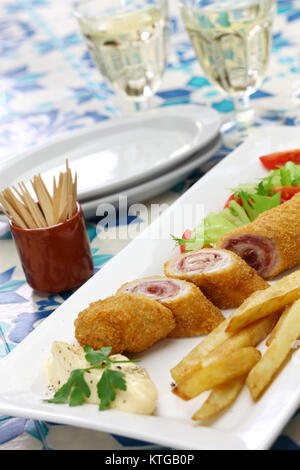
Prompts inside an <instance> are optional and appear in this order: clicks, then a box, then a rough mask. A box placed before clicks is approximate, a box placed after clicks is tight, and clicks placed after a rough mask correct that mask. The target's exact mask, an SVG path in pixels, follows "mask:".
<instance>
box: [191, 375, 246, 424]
mask: <svg viewBox="0 0 300 470" xmlns="http://www.w3.org/2000/svg"><path fill="white" fill-rule="evenodd" d="M245 380H246V376H243V377H238V378H236V379H234V380H232V381H231V382H228V383H226V384H223V385H219V386H218V387H216V388H215V389H214V390H213V391H212V392H211V393H210V395H209V397H208V398H207V400H206V401H205V402H204V403H203V405H202V406H201V408H200V409H199V410H198V411H197V412H196V413H195V414H194V416H193V420H194V421H198V420H202V419H208V418H213V417H214V416H216V415H217V414H218V413H220V412H221V411H223V410H225V409H226V408H228V407H229V406H230V405H231V404H232V403H233V402H234V401H235V399H236V398H237V397H238V395H239V393H240V391H241V390H242V388H243V386H244V383H245Z"/></svg>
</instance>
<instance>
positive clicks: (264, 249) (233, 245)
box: [223, 234, 278, 277]
mask: <svg viewBox="0 0 300 470" xmlns="http://www.w3.org/2000/svg"><path fill="white" fill-rule="evenodd" d="M223 248H224V249H226V250H230V251H233V252H234V253H236V254H237V255H238V256H240V257H241V258H243V260H244V261H246V263H248V264H249V265H250V266H251V267H252V268H254V269H255V270H256V271H257V273H258V274H259V275H260V276H262V277H265V276H269V275H271V274H272V272H273V270H274V268H275V266H276V264H277V262H278V255H277V249H276V245H275V243H274V242H273V240H271V239H269V238H266V237H262V236H259V235H250V234H249V235H241V236H239V237H229V238H228V239H227V240H225V242H224V244H223Z"/></svg>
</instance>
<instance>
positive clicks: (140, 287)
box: [117, 276, 224, 338]
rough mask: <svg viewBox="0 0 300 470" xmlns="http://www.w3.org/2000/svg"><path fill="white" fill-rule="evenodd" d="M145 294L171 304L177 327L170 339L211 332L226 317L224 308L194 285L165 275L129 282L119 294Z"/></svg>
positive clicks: (168, 305) (170, 307) (165, 304)
mask: <svg viewBox="0 0 300 470" xmlns="http://www.w3.org/2000/svg"><path fill="white" fill-rule="evenodd" d="M124 292H127V293H130V294H142V295H145V296H147V297H149V298H150V299H153V300H155V301H158V302H160V303H161V304H163V305H164V306H165V307H168V308H169V309H170V310H171V311H172V313H173V315H174V318H175V322H176V326H175V328H174V330H172V331H171V333H169V337H170V338H180V337H185V336H197V335H203V334H208V333H209V332H210V331H212V330H213V329H214V328H215V327H216V326H218V325H219V324H220V323H221V322H222V321H223V320H224V316H223V315H222V313H221V312H220V310H219V309H218V308H217V307H216V306H215V305H213V304H212V303H211V302H210V301H209V300H208V299H207V298H206V297H205V296H204V295H203V294H202V292H201V291H200V289H198V287H196V286H195V285H194V284H192V283H190V282H186V281H182V280H179V279H168V278H166V277H164V276H152V277H145V278H142V279H138V280H135V281H132V282H128V283H126V284H124V285H123V286H121V287H120V289H119V290H118V292H117V293H124Z"/></svg>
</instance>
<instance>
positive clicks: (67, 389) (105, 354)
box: [45, 345, 139, 410]
mask: <svg viewBox="0 0 300 470" xmlns="http://www.w3.org/2000/svg"><path fill="white" fill-rule="evenodd" d="M111 349H112V348H111V347H104V348H101V349H100V350H94V349H92V348H90V347H89V346H88V345H86V346H85V347H84V351H85V353H86V354H85V358H86V360H87V361H88V362H89V363H90V364H91V366H90V367H86V368H84V369H75V370H73V371H72V372H71V374H70V378H69V380H68V381H67V382H66V383H65V384H64V385H63V386H62V387H61V388H60V389H59V390H58V391H57V392H56V393H55V394H54V397H53V398H51V399H49V400H45V401H46V402H47V403H56V404H62V403H69V406H78V405H82V404H83V402H84V400H85V398H88V397H89V396H90V395H91V391H90V388H89V385H88V384H87V382H86V380H85V378H84V373H85V372H89V371H90V370H93V369H105V370H104V371H103V374H102V375H101V378H100V380H99V382H98V383H97V394H98V397H99V399H100V405H99V410H104V409H105V408H107V407H108V406H109V404H110V403H111V402H112V401H114V400H115V398H116V390H124V391H125V390H126V380H125V374H123V372H120V371H117V370H112V369H110V367H111V365H112V364H124V363H129V362H139V360H126V361H114V360H112V359H111V358H110V357H109V354H110V353H111Z"/></svg>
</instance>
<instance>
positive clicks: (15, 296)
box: [0, 0, 300, 450]
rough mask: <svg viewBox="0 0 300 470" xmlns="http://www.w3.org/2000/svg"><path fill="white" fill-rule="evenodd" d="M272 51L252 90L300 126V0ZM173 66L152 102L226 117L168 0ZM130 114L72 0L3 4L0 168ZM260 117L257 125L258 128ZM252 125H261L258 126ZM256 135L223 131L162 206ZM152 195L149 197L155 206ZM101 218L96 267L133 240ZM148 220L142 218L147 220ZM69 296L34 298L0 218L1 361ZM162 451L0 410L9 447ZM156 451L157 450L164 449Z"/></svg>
mask: <svg viewBox="0 0 300 470" xmlns="http://www.w3.org/2000/svg"><path fill="white" fill-rule="evenodd" d="M277 3H278V14H277V17H276V21H275V25H274V33H273V50H272V56H271V60H270V65H269V68H268V72H267V76H266V78H265V80H264V82H263V84H262V86H261V88H260V89H259V91H257V92H256V93H255V94H254V95H253V96H252V100H251V101H252V104H253V106H254V108H255V110H256V111H257V113H258V114H259V115H260V117H261V118H263V120H264V123H263V125H270V124H272V125H288V126H294V125H299V124H300V33H299V28H300V0H294V1H293V0H278V2H277ZM170 13H171V25H172V36H171V47H170V55H169V63H168V66H167V70H166V72H165V75H164V78H163V81H162V84H161V87H160V90H159V92H158V93H157V94H156V95H155V97H154V98H153V102H152V105H153V106H161V105H164V106H175V105H177V104H183V103H194V104H206V105H208V106H212V107H213V108H214V109H216V110H217V111H218V112H219V113H220V114H221V116H222V118H224V119H226V118H227V117H228V115H229V113H230V112H231V111H232V109H233V103H232V101H231V100H230V99H228V98H227V97H224V96H223V95H221V94H220V93H219V92H218V91H216V89H215V88H214V87H213V86H211V85H210V83H209V82H208V81H207V79H206V78H205V77H204V75H203V73H202V71H201V69H200V66H199V64H198V62H197V61H196V59H195V55H194V52H193V50H192V47H191V45H190V42H189V40H188V37H187V35H186V33H185V31H184V28H183V25H182V22H181V19H180V17H179V15H178V11H177V6H176V1H175V0H171V1H170ZM120 107H121V112H122V113H123V112H124V109H125V108H126V109H125V111H126V112H128V113H129V112H131V110H130V109H129V108H128V107H126V106H125V104H124V103H123V102H121V101H120V99H119V97H118V96H116V95H115V94H114V92H113V91H112V89H111V88H110V86H109V85H108V84H107V83H106V82H104V81H103V80H102V78H101V77H100V76H99V73H98V72H97V70H96V69H95V67H94V66H93V63H92V61H91V59H90V56H89V54H88V52H87V49H86V47H85V44H84V43H83V40H82V38H81V35H80V32H79V30H78V26H77V24H76V21H75V19H74V17H73V15H72V10H71V1H70V0H64V1H63V2H62V1H60V0H3V1H2V2H1V5H0V168H1V161H3V159H6V158H9V156H10V155H12V154H14V153H16V152H22V151H24V149H26V148H29V147H32V146H34V145H36V144H38V143H42V142H45V141H47V139H49V138H50V137H52V136H54V135H55V136H57V135H63V134H66V133H70V132H72V131H74V130H76V129H79V128H83V127H84V126H89V125H91V124H94V123H98V122H100V121H102V120H106V119H109V118H113V117H114V116H117V115H119V114H120ZM261 124H262V122H261V121H260V123H259V124H258V123H257V124H256V126H257V125H261ZM254 128H255V127H254ZM252 131H253V128H250V129H249V130H248V131H247V132H241V133H239V134H234V135H230V134H228V135H226V136H225V137H224V144H223V146H222V148H221V149H220V151H218V153H217V154H216V155H215V156H214V157H213V158H212V159H211V160H210V161H209V162H208V163H206V164H205V165H204V166H202V167H201V168H199V169H198V170H197V171H196V172H195V173H194V174H193V175H192V176H191V177H190V178H189V179H188V180H187V181H183V182H182V183H180V184H177V185H176V187H175V188H173V189H172V190H171V191H169V192H168V193H166V194H162V195H161V196H159V197H158V198H156V202H160V203H167V204H170V203H172V202H173V201H174V200H176V199H177V198H178V197H179V196H180V194H182V193H183V192H184V191H185V190H186V189H187V188H188V187H189V186H190V185H191V184H192V183H193V182H194V181H196V180H197V179H199V178H200V177H201V176H202V175H203V174H204V173H205V172H206V171H207V170H209V168H210V167H211V166H213V165H214V164H215V163H216V162H218V161H219V160H220V159H221V158H223V157H224V156H226V155H227V154H228V153H229V152H230V151H231V150H232V149H233V148H235V146H236V145H238V144H239V143H240V142H242V141H243V140H244V139H245V138H246V137H247V135H249V134H250V133H251V132H252ZM150 203H151V201H149V204H150ZM96 223H97V220H88V221H87V228H88V232H89V236H90V240H91V246H92V251H93V259H94V265H95V270H99V269H101V266H102V265H103V264H104V263H106V262H107V261H108V260H109V259H110V258H112V257H113V256H114V255H115V254H116V253H118V251H120V249H121V248H122V247H123V246H124V245H125V244H126V243H127V241H126V240H125V241H124V240H123V241H122V242H121V241H118V240H101V242H100V240H99V239H98V238H97V236H96ZM141 223H142V222H141ZM65 298H66V296H60V295H55V296H46V295H44V296H43V295H37V294H36V293H35V292H33V291H32V289H31V288H30V287H29V286H28V285H27V284H26V281H25V278H24V273H23V271H22V268H21V266H20V262H19V259H18V256H17V253H16V250H15V246H14V243H13V241H12V239H11V235H10V232H9V228H8V225H7V224H5V223H0V358H3V357H4V356H5V355H6V354H8V353H9V351H10V350H12V349H13V348H14V347H15V346H17V345H18V343H20V342H21V341H22V340H23V338H24V337H25V336H26V335H27V334H29V333H30V332H31V331H32V330H33V329H34V328H36V327H38V325H39V323H40V322H41V321H43V319H45V318H46V317H47V316H48V315H50V314H51V312H53V311H54V309H56V308H57V307H58V306H59V305H60V304H61V303H62V302H64V300H65ZM299 446H300V414H299V413H297V414H296V415H295V416H294V418H293V419H292V420H291V421H290V423H289V424H288V425H287V427H286V428H285V429H284V430H283V431H282V434H281V436H280V437H279V438H278V440H277V441H276V443H275V445H274V448H275V449H300V447H299ZM124 448H126V449H155V448H156V447H155V446H154V445H153V444H148V443H145V442H140V441H136V440H133V439H128V438H126V437H120V436H115V435H109V434H105V433H100V432H94V431H89V430H85V429H79V428H73V427H69V426H63V425H54V424H49V423H44V422H40V421H33V420H30V419H23V418H14V417H11V416H0V450H4V449H6V450H7V449H18V450H19V449H20V450H22V449H33V450H35V449H36V450H38V449H124ZM157 448H158V447H157Z"/></svg>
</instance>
